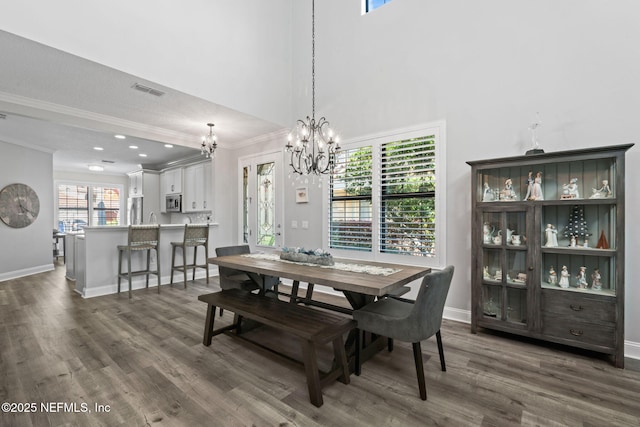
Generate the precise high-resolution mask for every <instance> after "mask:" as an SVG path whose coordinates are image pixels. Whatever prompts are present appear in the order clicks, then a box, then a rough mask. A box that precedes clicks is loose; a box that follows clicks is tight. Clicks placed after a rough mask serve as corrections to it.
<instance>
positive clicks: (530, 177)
mask: <svg viewBox="0 0 640 427" xmlns="http://www.w3.org/2000/svg"><path fill="white" fill-rule="evenodd" d="M532 189H533V171H529V175H528V176H527V195H526V196H524V200H529V197H531V190H532Z"/></svg>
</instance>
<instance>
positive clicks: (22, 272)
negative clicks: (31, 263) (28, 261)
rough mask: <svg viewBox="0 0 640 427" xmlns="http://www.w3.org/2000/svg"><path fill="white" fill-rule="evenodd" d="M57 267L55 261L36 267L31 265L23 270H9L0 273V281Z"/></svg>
mask: <svg viewBox="0 0 640 427" xmlns="http://www.w3.org/2000/svg"><path fill="white" fill-rule="evenodd" d="M54 268H55V267H54V266H53V263H51V264H45V265H37V266H35V267H29V268H25V269H22V270H14V271H8V272H6V273H1V274H0V282H4V281H5V280H12V279H18V278H20V277H25V276H31V275H32V274H38V273H45V272H47V271H51V270H53V269H54Z"/></svg>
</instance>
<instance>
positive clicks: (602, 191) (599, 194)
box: [589, 179, 612, 199]
mask: <svg viewBox="0 0 640 427" xmlns="http://www.w3.org/2000/svg"><path fill="white" fill-rule="evenodd" d="M611 195H612V194H611V187H609V181H608V180H606V179H605V180H603V181H602V187H600V188H599V189H595V188H594V189H593V194H592V195H591V197H589V198H590V199H604V198H606V197H611Z"/></svg>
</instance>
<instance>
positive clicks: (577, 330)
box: [569, 329, 583, 337]
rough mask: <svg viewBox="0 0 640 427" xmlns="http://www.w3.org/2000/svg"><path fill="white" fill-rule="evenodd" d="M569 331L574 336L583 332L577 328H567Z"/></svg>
mask: <svg viewBox="0 0 640 427" xmlns="http://www.w3.org/2000/svg"><path fill="white" fill-rule="evenodd" d="M569 333H570V334H571V335H573V336H576V337H579V336H581V335H582V334H583V332H582V331H581V330H579V329H569Z"/></svg>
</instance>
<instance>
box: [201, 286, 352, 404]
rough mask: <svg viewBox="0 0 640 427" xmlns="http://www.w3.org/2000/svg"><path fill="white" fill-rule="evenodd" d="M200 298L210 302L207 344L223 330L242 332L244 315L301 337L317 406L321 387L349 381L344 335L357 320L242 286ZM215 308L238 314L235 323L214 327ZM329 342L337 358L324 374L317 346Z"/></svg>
mask: <svg viewBox="0 0 640 427" xmlns="http://www.w3.org/2000/svg"><path fill="white" fill-rule="evenodd" d="M198 300H200V301H203V302H205V303H207V317H206V320H205V327H204V336H203V340H202V343H203V344H204V345H206V346H209V345H211V340H212V338H213V337H214V336H215V335H218V334H220V333H222V332H225V331H228V330H233V329H235V330H236V332H239V331H240V325H241V322H242V318H243V317H245V318H247V319H251V320H254V321H256V322H259V323H262V324H265V325H267V326H270V327H272V328H275V329H278V330H280V331H283V332H285V333H287V334H291V335H293V336H295V337H297V338H299V340H300V343H301V346H302V354H303V363H304V367H305V372H306V376H307V387H308V389H309V399H310V401H311V403H312V404H314V405H315V406H318V407H319V406H322V403H323V400H322V388H323V387H324V386H325V385H327V384H329V383H331V382H333V381H335V380H339V381H340V382H343V383H344V384H349V369H348V362H347V356H346V352H345V348H344V341H343V335H344V334H346V333H347V332H349V331H350V330H352V329H354V328H355V327H356V322H355V321H354V320H352V319H349V318H346V317H344V316H340V315H338V314H334V313H328V312H325V311H320V310H316V309H313V308H310V307H303V306H300V305H297V304H292V303H287V302H284V301H280V300H278V299H275V298H269V297H266V296H264V295H259V294H252V293H249V292H245V291H241V290H239V289H229V290H225V291H222V292H214V293H211V294H205V295H200V296H199V297H198ZM216 307H218V308H220V309H224V310H229V311H232V312H234V313H235V314H236V315H237V316H236V320H235V322H234V323H233V324H232V325H229V326H225V327H222V328H218V329H214V328H213V324H214V320H215V314H216V313H215V311H216ZM327 342H332V344H333V351H334V358H335V360H334V364H333V368H332V370H331V371H330V372H328V373H322V372H320V371H319V369H318V360H317V354H316V346H317V345H319V344H324V343H327Z"/></svg>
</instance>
